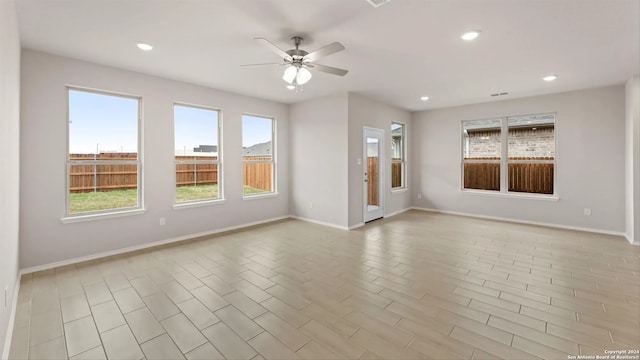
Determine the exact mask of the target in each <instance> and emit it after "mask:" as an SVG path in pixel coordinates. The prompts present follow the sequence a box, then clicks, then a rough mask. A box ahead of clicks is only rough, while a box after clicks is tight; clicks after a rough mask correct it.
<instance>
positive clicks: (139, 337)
mask: <svg viewBox="0 0 640 360" xmlns="http://www.w3.org/2000/svg"><path fill="white" fill-rule="evenodd" d="M87 241H90V239H87ZM18 303H19V304H18V308H17V312H16V321H15V327H14V329H13V340H12V344H11V351H10V358H11V359H27V358H29V359H65V358H71V359H104V358H109V359H143V358H146V359H184V358H186V359H222V358H227V359H261V358H266V359H292V358H302V359H364V358H366V359H378V358H383V359H398V358H415V359H418V358H431V359H495V358H504V359H528V358H546V359H552V358H553V359H567V356H568V355H604V351H605V350H618V349H620V350H634V349H639V348H640V247H635V246H631V245H629V244H628V243H627V242H626V240H624V239H622V238H621V237H615V236H607V235H598V234H590V233H583V232H576V231H567V230H559V229H550V228H544V227H536V226H528V225H519V224H509V223H501V222H495V221H488V220H479V219H472V218H465V217H457V216H450V215H442V214H433V213H427V212H419V211H409V212H406V213H403V214H401V215H398V216H395V217H392V218H390V219H385V220H379V221H376V222H373V223H370V224H368V225H366V226H365V227H363V228H360V229H357V230H353V231H348V232H347V231H341V230H336V229H332V228H328V227H323V226H320V225H315V224H309V223H305V222H301V221H296V220H286V221H281V222H277V223H271V224H267V225H263V226H259V227H253V228H250V229H246V230H242V231H236V232H232V233H227V234H223V235H219V236H215V237H211V238H209V239H199V240H194V241H188V242H183V243H180V244H177V245H170V246H163V247H159V248H154V249H150V250H146V251H138V252H135V253H130V254H124V255H119V256H113V257H110V258H105V259H100V260H96V261H91V262H87V263H81V264H76V265H71V266H65V267H60V268H56V269H53V270H48V271H43V272H39V273H34V274H29V275H25V276H23V278H22V282H21V289H20V293H19V298H18Z"/></svg>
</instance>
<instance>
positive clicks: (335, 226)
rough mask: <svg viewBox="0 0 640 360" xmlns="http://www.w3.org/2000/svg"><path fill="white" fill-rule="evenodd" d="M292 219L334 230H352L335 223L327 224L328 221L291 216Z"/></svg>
mask: <svg viewBox="0 0 640 360" xmlns="http://www.w3.org/2000/svg"><path fill="white" fill-rule="evenodd" d="M289 217H290V218H291V219H296V220H300V221H305V222H309V223H313V224H318V225H323V226H328V227H332V228H334V229H340V230H350V228H348V227H346V226H342V225H338V224H334V223H330V222H326V221H320V220H314V219H309V218H306V217H303V216H294V215H291V216H289Z"/></svg>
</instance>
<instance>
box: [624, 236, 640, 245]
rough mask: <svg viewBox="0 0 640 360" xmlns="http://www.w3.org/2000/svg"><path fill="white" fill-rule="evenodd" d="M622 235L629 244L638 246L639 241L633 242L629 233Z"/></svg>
mask: <svg viewBox="0 0 640 360" xmlns="http://www.w3.org/2000/svg"><path fill="white" fill-rule="evenodd" d="M624 237H625V239H627V241H628V242H629V244H631V245H635V246H640V242H634V241H633V239H632V238H631V236H630V235H629V234H624Z"/></svg>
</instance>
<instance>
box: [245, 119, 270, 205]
mask: <svg viewBox="0 0 640 360" xmlns="http://www.w3.org/2000/svg"><path fill="white" fill-rule="evenodd" d="M274 129H275V120H274V119H272V118H266V117H261V116H254V115H243V116H242V162H243V178H244V192H243V194H244V195H245V196H251V195H260V194H265V193H273V192H275V186H274V182H275V157H274V154H273V152H274V150H273V149H275V146H274Z"/></svg>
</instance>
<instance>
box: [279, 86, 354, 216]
mask: <svg viewBox="0 0 640 360" xmlns="http://www.w3.org/2000/svg"><path fill="white" fill-rule="evenodd" d="M289 116H290V121H289V135H290V137H291V138H290V140H289V159H290V165H289V169H290V176H291V214H292V215H294V216H297V217H300V218H304V219H307V220H311V221H317V222H321V223H327V224H331V225H334V226H338V227H341V228H346V227H347V224H348V216H347V206H348V203H347V198H348V196H347V191H348V188H347V157H346V156H345V155H346V153H347V94H346V93H345V94H339V95H332V96H328V97H324V98H320V99H315V100H310V101H306V102H303V103H298V104H293V105H291V108H290V113H289ZM312 203H313V204H312Z"/></svg>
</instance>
